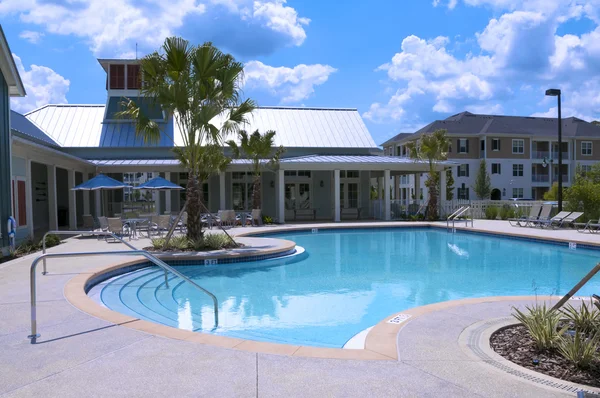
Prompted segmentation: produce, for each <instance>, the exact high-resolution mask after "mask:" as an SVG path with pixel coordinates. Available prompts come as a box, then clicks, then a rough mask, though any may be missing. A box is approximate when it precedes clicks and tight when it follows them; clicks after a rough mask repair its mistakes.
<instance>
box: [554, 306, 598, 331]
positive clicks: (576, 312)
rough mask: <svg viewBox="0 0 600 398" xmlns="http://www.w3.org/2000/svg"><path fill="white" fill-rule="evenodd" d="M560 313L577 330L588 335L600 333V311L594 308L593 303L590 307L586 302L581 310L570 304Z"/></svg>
mask: <svg viewBox="0 0 600 398" xmlns="http://www.w3.org/2000/svg"><path fill="white" fill-rule="evenodd" d="M560 312H561V314H563V315H564V316H565V318H566V319H567V320H568V321H569V322H571V323H572V325H573V327H574V328H575V330H578V331H580V332H582V333H586V334H594V333H600V309H596V308H594V307H593V304H592V302H590V306H589V307H588V305H587V304H586V303H585V301H584V302H582V303H581V306H580V307H579V308H575V307H573V306H572V305H571V304H569V305H567V306H566V307H565V308H564V309H562V310H560Z"/></svg>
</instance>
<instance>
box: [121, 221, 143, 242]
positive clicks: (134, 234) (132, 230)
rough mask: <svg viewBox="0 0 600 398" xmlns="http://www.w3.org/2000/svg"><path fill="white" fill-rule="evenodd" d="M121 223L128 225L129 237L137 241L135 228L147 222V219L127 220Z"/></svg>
mask: <svg viewBox="0 0 600 398" xmlns="http://www.w3.org/2000/svg"><path fill="white" fill-rule="evenodd" d="M123 222H124V223H127V224H129V227H130V228H131V236H132V237H133V239H135V240H138V239H139V236H138V233H137V227H138V225H139V224H143V223H145V222H148V219H147V218H128V219H126V220H124V221H123Z"/></svg>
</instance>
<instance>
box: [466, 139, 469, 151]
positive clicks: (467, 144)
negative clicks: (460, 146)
mask: <svg viewBox="0 0 600 398" xmlns="http://www.w3.org/2000/svg"><path fill="white" fill-rule="evenodd" d="M465 141H466V146H467V153H469V140H465Z"/></svg>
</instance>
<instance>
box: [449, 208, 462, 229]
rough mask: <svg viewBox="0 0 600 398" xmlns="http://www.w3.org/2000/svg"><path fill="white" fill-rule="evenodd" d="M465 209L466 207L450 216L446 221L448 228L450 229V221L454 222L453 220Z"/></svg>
mask: <svg viewBox="0 0 600 398" xmlns="http://www.w3.org/2000/svg"><path fill="white" fill-rule="evenodd" d="M464 208H465V206H461V207H460V208H459V209H458V210H456V211H455V212H454V213H452V214H450V215H449V216H448V218H447V219H446V228H450V221H451V220H452V218H454V217H455V216H456V215H457V214H458V213H460V212H461V211H463V209H464Z"/></svg>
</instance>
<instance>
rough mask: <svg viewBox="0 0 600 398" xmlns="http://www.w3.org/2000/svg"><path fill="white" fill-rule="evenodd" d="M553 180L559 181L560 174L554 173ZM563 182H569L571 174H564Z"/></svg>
mask: <svg viewBox="0 0 600 398" xmlns="http://www.w3.org/2000/svg"><path fill="white" fill-rule="evenodd" d="M552 182H558V175H557V174H554V175H553V176H552ZM562 182H569V175H568V174H563V175H562Z"/></svg>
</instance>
